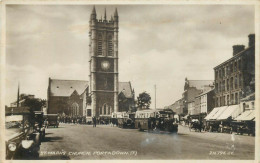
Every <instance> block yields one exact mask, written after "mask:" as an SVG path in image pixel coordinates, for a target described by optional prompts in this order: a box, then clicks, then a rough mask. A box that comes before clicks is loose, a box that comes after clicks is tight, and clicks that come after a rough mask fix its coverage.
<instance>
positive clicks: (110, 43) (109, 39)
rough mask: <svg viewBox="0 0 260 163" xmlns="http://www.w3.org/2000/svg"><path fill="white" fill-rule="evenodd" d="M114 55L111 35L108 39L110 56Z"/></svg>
mask: <svg viewBox="0 0 260 163" xmlns="http://www.w3.org/2000/svg"><path fill="white" fill-rule="evenodd" d="M112 55H113V37H112V36H111V35H109V37H108V56H112Z"/></svg>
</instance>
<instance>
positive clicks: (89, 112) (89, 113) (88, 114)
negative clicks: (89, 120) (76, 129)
mask: <svg viewBox="0 0 260 163" xmlns="http://www.w3.org/2000/svg"><path fill="white" fill-rule="evenodd" d="M87 116H88V117H90V116H91V109H87Z"/></svg>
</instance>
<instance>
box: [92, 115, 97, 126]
mask: <svg viewBox="0 0 260 163" xmlns="http://www.w3.org/2000/svg"><path fill="white" fill-rule="evenodd" d="M92 121H93V127H97V119H96V117H95V116H94V117H93V118H92Z"/></svg>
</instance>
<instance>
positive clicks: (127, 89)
mask: <svg viewBox="0 0 260 163" xmlns="http://www.w3.org/2000/svg"><path fill="white" fill-rule="evenodd" d="M88 86H89V82H88V81H85V80H60V79H50V85H49V87H50V93H51V96H60V97H69V96H71V95H72V94H73V93H76V92H77V93H78V94H79V95H81V94H82V93H83V92H84V91H85V90H86V88H87V87H88ZM120 93H123V94H124V96H125V97H126V98H132V97H133V94H134V92H133V89H132V86H131V83H130V82H119V86H118V94H120Z"/></svg>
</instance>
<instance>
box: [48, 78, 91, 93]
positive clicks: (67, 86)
mask: <svg viewBox="0 0 260 163" xmlns="http://www.w3.org/2000/svg"><path fill="white" fill-rule="evenodd" d="M87 87H88V81H84V80H59V79H51V80H50V91H51V95H52V96H70V95H71V94H72V93H73V92H74V91H75V90H76V91H77V92H78V94H79V95H81V94H82V93H83V92H84V91H85V89H86V88H87Z"/></svg>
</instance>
